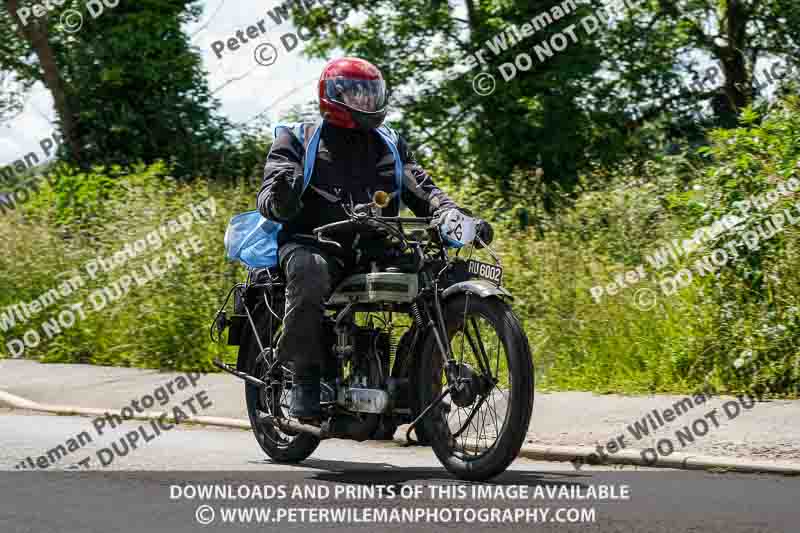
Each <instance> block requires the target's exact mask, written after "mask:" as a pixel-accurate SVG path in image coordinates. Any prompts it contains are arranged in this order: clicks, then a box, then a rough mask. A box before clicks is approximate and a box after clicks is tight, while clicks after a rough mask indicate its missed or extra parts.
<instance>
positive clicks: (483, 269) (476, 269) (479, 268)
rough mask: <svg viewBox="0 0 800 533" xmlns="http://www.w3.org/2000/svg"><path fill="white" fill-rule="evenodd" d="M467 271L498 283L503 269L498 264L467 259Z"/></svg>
mask: <svg viewBox="0 0 800 533" xmlns="http://www.w3.org/2000/svg"><path fill="white" fill-rule="evenodd" d="M467 271H468V272H469V273H470V274H473V275H475V276H478V277H481V278H484V279H488V280H489V281H492V282H494V283H497V284H498V285H500V281H501V280H502V279H503V269H502V268H501V267H499V266H495V265H490V264H488V263H481V262H480V261H474V260H472V259H470V260H469V261H467Z"/></svg>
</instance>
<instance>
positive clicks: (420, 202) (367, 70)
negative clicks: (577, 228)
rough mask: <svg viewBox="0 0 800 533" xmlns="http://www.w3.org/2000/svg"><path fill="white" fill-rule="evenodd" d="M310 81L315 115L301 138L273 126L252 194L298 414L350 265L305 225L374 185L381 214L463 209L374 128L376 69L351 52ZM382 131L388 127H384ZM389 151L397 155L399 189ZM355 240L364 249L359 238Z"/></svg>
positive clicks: (310, 399) (310, 394)
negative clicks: (269, 253)
mask: <svg viewBox="0 0 800 533" xmlns="http://www.w3.org/2000/svg"><path fill="white" fill-rule="evenodd" d="M318 89H319V109H320V114H321V115H322V121H321V123H318V124H310V123H309V124H303V125H302V126H301V127H302V128H303V129H302V130H301V131H302V132H303V135H301V137H302V139H301V138H298V136H297V135H296V134H295V132H294V131H292V129H290V128H286V127H284V128H280V127H279V128H277V129H276V136H275V140H274V142H273V144H272V148H271V149H270V152H269V155H268V157H267V163H266V166H265V168H264V181H263V185H262V187H261V190H260V192H259V193H258V200H257V203H258V209H259V211H260V212H261V214H262V215H263V216H264V217H265V218H267V219H270V220H273V221H275V222H279V223H281V224H282V225H283V228H282V230H281V232H280V234H279V235H278V246H279V250H278V256H279V264H280V268H281V269H282V270H283V272H284V273H285V276H286V314H285V318H284V328H283V333H282V335H281V338H280V341H279V343H278V346H277V355H278V358H279V359H281V360H286V359H287V358H291V359H292V360H293V362H294V372H295V374H294V379H293V386H292V401H291V405H292V408H291V410H290V412H289V415H290V416H293V417H297V418H315V417H318V416H319V415H320V414H321V410H320V377H321V365H322V361H323V357H324V354H325V352H326V346H324V343H323V326H322V324H323V316H324V302H325V299H326V298H327V297H328V296H329V295H330V293H331V291H332V289H333V287H334V284H335V283H336V282H338V281H339V280H340V279H341V277H342V276H343V274H344V273H345V272H346V271H347V270H349V269H350V268H352V266H353V262H352V261H353V256H352V255H348V254H344V255H343V254H342V253H341V252H338V251H337V250H335V249H331V248H327V247H326V246H324V245H321V244H320V243H319V242H318V241H316V240H315V239H313V238H312V237H311V234H312V232H313V229H314V228H316V227H319V226H322V225H325V224H330V223H332V222H338V221H342V220H347V215H346V213H345V211H344V209H343V207H342V204H343V203H344V204H345V205H357V204H366V203H369V202H370V201H371V200H372V195H373V194H374V192H375V191H377V190H383V191H386V192H390V193H394V196H393V198H392V201H391V203H390V204H389V206H388V207H386V208H385V209H384V210H383V212H382V215H383V216H396V215H397V214H398V213H399V209H400V201H402V203H403V204H405V205H406V206H408V207H409V208H410V209H411V210H412V211H413V212H414V214H415V215H416V216H419V217H440V216H447V214H448V213H450V212H451V211H450V210H457V211H462V212H466V211H464V210H461V209H460V208H459V207H458V206H457V205H456V204H455V203H454V202H453V201H452V200H451V199H450V198H448V197H447V195H446V194H445V193H444V192H442V191H441V190H440V189H439V188H437V187H436V185H434V183H433V181H432V180H431V178H430V176H428V174H427V173H426V172H425V170H423V169H422V168H421V167H420V166H419V164H418V163H417V161H416V159H415V158H414V156H413V155H412V153H411V152H410V150H409V148H408V145H407V144H406V142H405V140H404V139H402V138H401V137H399V136H397V142H396V145H395V147H396V149H395V148H393V147H391V146H389V144H387V142H386V141H385V138H384V136H383V135H382V134H381V133H380V132H379V131H378V128H380V127H381V126H382V124H383V122H384V119H385V117H386V113H387V100H388V95H387V89H386V83H385V81H384V79H383V76H382V74H381V72H380V70H379V69H378V68H377V67H375V66H374V65H372V64H371V63H369V62H367V61H365V60H363V59H357V58H349V57H345V58H341V59H335V60H332V61H330V62H329V63H328V64H327V65H326V66H325V68H324V69H323V71H322V75H321V76H320V79H319V87H318ZM317 128H321V131H320V132H317ZM381 131H382V132H391V133H393V132H392V131H391V130H389V129H388V128H386V127H385V126H384V127H383V128H381ZM317 133H318V139H319V144H318V147H317V152H316V159H315V160H314V161H313V164H314V166H313V172H312V174H311V178H310V183H309V185H308V188H307V189H305V185H304V181H305V180H304V172H305V164H306V162H305V155H306V151H307V149H308V146H309V140H310V139H312V138H314V136H315V134H317ZM395 153H397V154H399V156H400V159H401V162H402V179H401V181H402V187H400V189H401V190H400V191H399V194H398V191H397V188H398V187H397V180H396V178H397V176H396V168H397V167H396V166H395V157H394V154H395ZM478 235H479V236H480V237H481V239H482V240H483V241H484V242H485V243H487V244H489V243H490V242H491V240H492V229H491V226H490V225H489V224H488V223H486V222H483V221H481V222H480V223H479V225H478ZM354 237H355V236H354V235H351V234H346V233H345V234H341V233H340V234H337V235H336V237H335V239H336V241H338V242H340V243H341V244H342V245H343V246H342V250H347V251H352V246H353V243H354ZM358 245H359V247H360V248H369V243H365V242H363V240H362V241H360V242H359V243H358ZM378 253H380V250H378Z"/></svg>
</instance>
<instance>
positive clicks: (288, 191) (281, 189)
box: [269, 165, 302, 220]
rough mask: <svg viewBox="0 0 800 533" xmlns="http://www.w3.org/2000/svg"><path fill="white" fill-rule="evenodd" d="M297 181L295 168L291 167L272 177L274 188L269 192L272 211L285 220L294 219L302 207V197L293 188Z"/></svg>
mask: <svg viewBox="0 0 800 533" xmlns="http://www.w3.org/2000/svg"><path fill="white" fill-rule="evenodd" d="M297 179H298V178H297V177H295V176H294V167H292V166H289V165H287V166H286V168H285V169H281V170H280V171H279V172H276V173H275V174H274V175H273V177H272V186H271V187H270V190H269V192H270V210H271V211H272V212H273V213H274V214H275V215H277V216H278V217H280V218H282V219H284V220H288V219H290V218H291V217H293V216H294V215H295V214H297V212H298V211H300V209H301V207H302V203H301V202H300V197H299V196H298V194H297V193H296V192H295V190H294V187H293V186H292V184H294V183H296V180H297ZM300 179H302V177H300Z"/></svg>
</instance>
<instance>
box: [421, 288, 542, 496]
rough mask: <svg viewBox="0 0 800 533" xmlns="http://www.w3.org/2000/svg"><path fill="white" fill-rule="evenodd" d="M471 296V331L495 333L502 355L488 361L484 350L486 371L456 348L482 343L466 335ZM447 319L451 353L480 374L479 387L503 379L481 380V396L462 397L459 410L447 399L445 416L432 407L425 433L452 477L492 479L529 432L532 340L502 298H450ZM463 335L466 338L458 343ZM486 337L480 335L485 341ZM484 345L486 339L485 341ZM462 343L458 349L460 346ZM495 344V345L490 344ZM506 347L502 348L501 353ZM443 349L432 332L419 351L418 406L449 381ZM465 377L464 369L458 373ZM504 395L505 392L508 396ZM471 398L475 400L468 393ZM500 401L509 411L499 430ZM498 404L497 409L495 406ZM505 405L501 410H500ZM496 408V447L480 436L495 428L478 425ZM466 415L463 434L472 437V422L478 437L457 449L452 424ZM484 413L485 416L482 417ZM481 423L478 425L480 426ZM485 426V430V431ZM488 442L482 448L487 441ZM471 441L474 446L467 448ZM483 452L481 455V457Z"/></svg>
mask: <svg viewBox="0 0 800 533" xmlns="http://www.w3.org/2000/svg"><path fill="white" fill-rule="evenodd" d="M467 298H469V301H468V303H469V308H468V310H467V323H468V324H470V325H472V322H469V319H474V320H475V324H476V325H475V326H474V329H473V330H472V331H481V332H482V331H487V332H488V331H490V329H493V330H494V336H493V337H492V338H493V339H494V338H496V339H497V342H496V345H497V347H498V349H497V350H496V353H497V354H498V355H497V357H496V358H495V357H494V355H493V356H492V357H488V354H486V350H485V347H483V348H484V349H483V352H484V354H485V355H486V356H487V357H484V358H483V359H484V361H485V360H487V359H489V364H488V366H489V367H490V368H489V369H488V371H485V370H481V369H480V368H479V362H478V360H477V359H474V361H473V362H472V363H473V364H470V361H468V357H462V356H461V355H460V353H466V351H462V352H459V350H458V349H457V348H460V347H463V346H464V345H465V344H467V343H465V342H464V340H463V339H469V338H470V336H471V337H472V342H470V343H469V344H470V345H472V344H476V345H477V344H478V342H477V341H476V335H475V334H474V333H471V332H470V336H465V335H464V329H463V326H464V323H465V321H464V319H463V317H464V313H465V309H466V305H467ZM443 311H444V316H445V321H446V323H447V331H448V336H449V340H450V341H451V347H452V350H453V357H454V358H455V360H456V361H459V360H460V361H462V362H463V363H464V364H468V366H469V368H470V369H471V371H472V372H474V374H475V375H476V376H479V377H477V378H476V383H478V381H479V380H483V378H484V377H485V376H489V375H491V376H493V377H495V378H497V379H499V380H500V381H499V382H497V383H494V382H492V381H488V380H483V381H479V382H480V385H474V386H473V387H474V390H480V392H479V393H476V394H475V395H474V400H472V403H469V402H470V400H464V399H463V398H464V396H462V397H461V398H459V402H460V403H462V404H464V405H462V406H461V407H459V404H458V403H456V398H454V397H453V396H452V395H449V396H448V397H446V398H445V401H446V402H448V403H449V405H450V412H446V411H445V409H444V405H443V404H440V405H439V406H438V407H437V408H434V409H433V410H432V412H430V413H429V414H428V416H426V417H425V418H424V419H423V420H422V422H421V423H422V425H423V432H424V433H425V434H428V435H430V436H431V446H432V447H433V451H434V453H436V456H437V457H438V458H439V460H440V461H441V463H442V465H443V466H444V467H445V468H446V469H447V470H448V471H449V472H451V473H452V474H454V475H456V476H457V477H459V478H461V479H463V480H468V481H484V480H487V479H490V478H492V477H494V476H496V475H498V474H500V473H502V472H503V471H505V470H506V468H508V466H509V465H510V464H511V463H512V462H513V461H514V459H516V457H517V456H518V455H519V451H520V448H521V447H522V444H523V442H524V441H525V437H526V435H527V432H528V427H529V424H530V419H531V413H532V411H533V396H534V369H533V361H532V357H531V353H530V347H529V345H528V340H527V338H526V336H525V334H524V332H523V330H522V327H521V325H520V323H519V320H518V319H517V317H516V316H515V315H514V313H513V311H512V310H511V308H510V307H509V306H508V305H507V304H506V303H505V302H503V301H502V300H500V299H497V298H488V299H483V298H479V297H477V296H474V295H465V294H460V295H458V296H455V297H452V298H450V299H449V300H448V301H447V302H445V304H444V309H443ZM481 321H483V322H485V323H486V324H488V326H487V327H486V328H485V330H484V329H481V328H479V327H478V325H479V324H480V323H481ZM459 334H460V336H461V337H462V338H463V339H456V337H457V336H458V335H459ZM483 336H484V335H483V333H481V335H479V337H481V338H483ZM481 342H483V341H481ZM456 344H458V345H459V346H456ZM492 344H495V343H494V342H492ZM501 347H502V350H501V349H500V348H501ZM474 351H475V353H480V352H481V350H480V349H477V350H474ZM439 352H440V350H439V348H438V346H437V343H436V340H435V337H434V335H433V334H432V333H431V334H429V335H428V336H427V338H426V340H425V344H424V345H423V349H422V351H421V355H422V357H421V358H420V360H419V365H418V372H419V373H418V375H417V391H418V394H419V402H420V405H421V406H423V407H425V406H427V405H429V404H430V403H431V401H432V400H433V399H434V398H436V397H437V396H438V395H439V393H440V392H441V390H442V388H443V386H444V385H446V383H447V381H446V379H445V377H444V372H443V357H442V356H441V355H440V353H439ZM501 352H505V365H504V366H501V365H500V355H499V354H500V353H501ZM495 359H496V360H497V364H496V365H492V362H493V361H494V360H495ZM460 372H461V373H462V375H465V374H466V371H463V370H462V371H460ZM504 391H505V392H504ZM484 396H485V397H486V398H487V400H486V401H485V402H484V403H482V404H481V407H480V408H479V409H475V407H476V406H477V405H478V402H479V401H480V399H481V398H482V397H484ZM466 397H467V398H472V396H470V395H466ZM497 400H499V401H501V402H503V401H504V400H505V401H506V404H505V405H506V408H505V411H504V415H503V417H502V418H503V420H502V427H501V428H499V429H498V427H497V423H498V421H497V418H499V416H498V412H497V411H498V408H497V406H496V402H497ZM492 403H494V406H492ZM502 405H503V404H502V403H501V409H499V410H500V411H502ZM492 410H494V415H495V427H494V433H495V434H497V437H496V439H495V441H494V442H493V443H490V442H489V440H488V437H483V439H482V435H489V434H491V433H492V431H491V429H489V430H488V431H487V429H486V428H483V426H481V427H478V425H479V424H480V420H481V418H482V419H483V424H484V426H485V424H486V420H487V417H488V416H490V414H489V415H487V414H486V413H491V411H492ZM472 411H475V413H476V414H475V415H474V418H472V422H467V419H468V418H469V417H468V414H469V413H471V412H472ZM462 412H463V413H464V414H465V416H464V417H463V422H465V423H464V424H463V425H462V426H461V427H466V428H467V429H466V430H465V431H464V433H463V434H466V435H469V433H470V431H471V428H472V423H473V422H475V425H476V431H475V434H476V437H475V440H474V442H475V443H474V444H472V443H471V442H470V441H467V439H466V438H464V437H460V438H462V444H461V445H459V443H458V439H457V438H454V437H453V433H456V434H457V433H458V426H457V428H456V429H453V428H452V427H451V426H453V425H454V424H457V423H460V422H462V418H459V419H458V422H456V418H455V415H456V414H457V415H458V416H459V417H461V413H462ZM481 413H483V415H481ZM476 421H477V422H476ZM482 428H483V429H482ZM484 440H485V441H486V444H482V442H483V441H484ZM467 442H470V443H469V444H467ZM469 448H472V449H474V450H475V452H476V455H475V456H474V457H471V456H469ZM479 451H482V453H481V454H480V455H477V453H478V452H479Z"/></svg>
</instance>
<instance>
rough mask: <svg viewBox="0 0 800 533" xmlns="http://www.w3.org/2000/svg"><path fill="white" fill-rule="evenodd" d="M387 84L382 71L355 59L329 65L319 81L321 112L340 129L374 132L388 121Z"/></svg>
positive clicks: (334, 61)
mask: <svg viewBox="0 0 800 533" xmlns="http://www.w3.org/2000/svg"><path fill="white" fill-rule="evenodd" d="M387 100H388V98H387V92H386V82H385V81H383V76H382V75H381V71H380V70H378V67H376V66H375V65H373V64H372V63H370V62H369V61H364V60H363V59H358V58H355V57H343V58H341V59H334V60H332V61H329V62H328V64H327V65H325V68H324V69H323V70H322V76H320V78H319V112H320V114H321V115H322V118H323V119H325V120H326V121H328V122H330V123H331V124H333V125H334V126H339V127H340V128H350V129H363V130H371V129H375V128H377V127H379V126H380V125H381V124H383V120H384V119H385V118H386V103H387Z"/></svg>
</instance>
